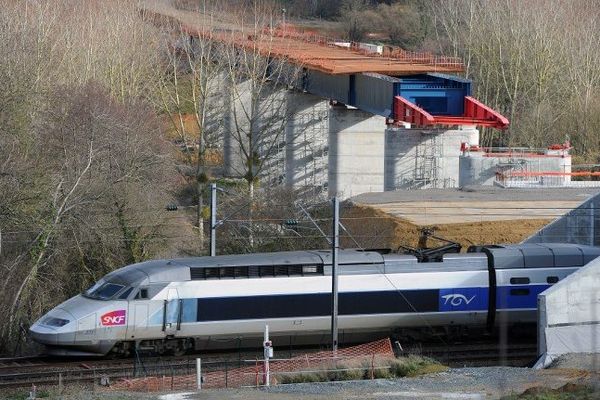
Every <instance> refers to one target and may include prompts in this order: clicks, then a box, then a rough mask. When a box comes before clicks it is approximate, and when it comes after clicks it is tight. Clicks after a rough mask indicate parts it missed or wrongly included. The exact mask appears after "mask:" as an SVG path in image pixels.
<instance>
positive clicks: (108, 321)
mask: <svg viewBox="0 0 600 400" xmlns="http://www.w3.org/2000/svg"><path fill="white" fill-rule="evenodd" d="M100 322H101V323H102V325H104V326H112V325H125V310H117V311H111V312H109V313H106V314H104V315H103V316H101V317H100Z"/></svg>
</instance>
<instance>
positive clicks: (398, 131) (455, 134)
mask: <svg viewBox="0 0 600 400" xmlns="http://www.w3.org/2000/svg"><path fill="white" fill-rule="evenodd" d="M463 142H466V143H469V144H471V145H478V144H479V131H478V130H477V129H476V128H475V127H461V128H458V129H407V128H396V127H389V128H387V129H386V130H385V145H384V149H385V155H384V156H383V157H384V158H385V172H384V174H385V179H384V190H385V191H392V190H400V189H429V188H452V187H458V184H459V182H458V177H459V170H460V168H459V156H460V145H461V143H463Z"/></svg>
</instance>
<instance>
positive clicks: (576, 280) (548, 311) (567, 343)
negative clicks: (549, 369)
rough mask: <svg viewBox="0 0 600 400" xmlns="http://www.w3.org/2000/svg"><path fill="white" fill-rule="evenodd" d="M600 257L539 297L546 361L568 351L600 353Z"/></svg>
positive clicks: (541, 340)
mask: <svg viewBox="0 0 600 400" xmlns="http://www.w3.org/2000/svg"><path fill="white" fill-rule="evenodd" d="M599 288H600V259H595V260H593V261H591V262H590V263H588V264H587V265H586V266H584V267H582V268H581V269H580V270H579V271H577V272H575V273H573V274H571V275H569V276H568V277H567V278H565V279H564V280H563V281H561V282H559V283H557V284H556V285H554V286H553V287H551V288H549V289H548V290H546V291H544V292H543V293H541V294H540V295H539V296H538V313H539V321H538V322H539V326H538V329H539V334H538V339H539V340H538V346H539V353H540V354H545V355H546V357H545V359H543V360H541V362H540V366H541V365H542V364H548V363H549V362H551V361H552V359H553V358H555V357H557V356H559V355H561V354H567V353H600V291H599Z"/></svg>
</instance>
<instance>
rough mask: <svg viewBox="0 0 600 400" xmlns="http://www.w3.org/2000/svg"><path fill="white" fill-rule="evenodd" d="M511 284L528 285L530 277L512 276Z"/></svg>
mask: <svg viewBox="0 0 600 400" xmlns="http://www.w3.org/2000/svg"><path fill="white" fill-rule="evenodd" d="M510 284H511V285H527V284H529V278H527V277H525V278H510Z"/></svg>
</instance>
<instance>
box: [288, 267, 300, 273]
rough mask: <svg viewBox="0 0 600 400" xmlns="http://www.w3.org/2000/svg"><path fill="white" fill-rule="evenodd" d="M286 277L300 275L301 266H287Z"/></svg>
mask: <svg viewBox="0 0 600 400" xmlns="http://www.w3.org/2000/svg"><path fill="white" fill-rule="evenodd" d="M288 275H302V266H301V265H289V266H288Z"/></svg>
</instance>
